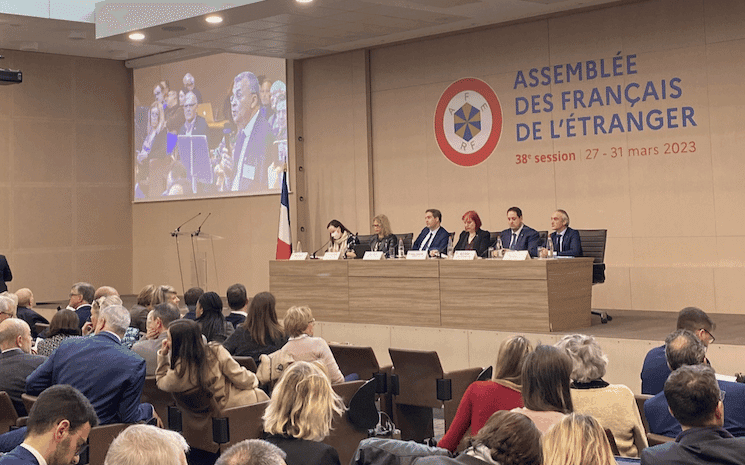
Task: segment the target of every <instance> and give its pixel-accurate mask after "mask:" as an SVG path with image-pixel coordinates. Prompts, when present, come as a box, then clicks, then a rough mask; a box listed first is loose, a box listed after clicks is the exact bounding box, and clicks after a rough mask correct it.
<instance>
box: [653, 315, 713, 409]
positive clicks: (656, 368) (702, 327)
mask: <svg viewBox="0 0 745 465" xmlns="http://www.w3.org/2000/svg"><path fill="white" fill-rule="evenodd" d="M715 328H716V325H715V324H714V322H713V321H712V320H711V318H709V315H707V314H706V312H704V311H703V310H701V309H700V308H696V307H686V308H684V309H683V310H681V311H680V313H678V323H677V325H676V328H675V329H687V330H688V331H691V332H692V333H694V334H696V336H698V338H699V339H701V342H703V343H704V346H706V347H708V346H709V344H710V343H713V342H714V336H712V335H711V332H712V331H714V329H715ZM706 364H707V365H708V364H709V361H708V360H706ZM669 375H670V367H669V366H667V358H666V357H665V345H664V344H663V345H661V346H659V347H655V348H654V349H652V350H650V351H649V352H648V353H647V356H646V357H645V358H644V365H642V373H641V377H642V394H649V395H656V394H659V393H660V392H662V388H663V387H664V386H665V380H666V379H667V377H668V376H669Z"/></svg>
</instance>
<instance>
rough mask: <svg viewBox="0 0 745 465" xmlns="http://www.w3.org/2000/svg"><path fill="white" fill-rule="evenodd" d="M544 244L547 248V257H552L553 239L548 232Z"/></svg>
mask: <svg viewBox="0 0 745 465" xmlns="http://www.w3.org/2000/svg"><path fill="white" fill-rule="evenodd" d="M546 246H547V249H548V257H547V258H552V257H553V256H554V241H553V239H551V235H550V234H549V235H548V237H546Z"/></svg>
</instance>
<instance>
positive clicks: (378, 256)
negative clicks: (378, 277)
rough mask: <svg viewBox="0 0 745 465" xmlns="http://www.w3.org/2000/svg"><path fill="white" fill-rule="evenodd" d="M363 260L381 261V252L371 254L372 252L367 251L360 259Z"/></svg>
mask: <svg viewBox="0 0 745 465" xmlns="http://www.w3.org/2000/svg"><path fill="white" fill-rule="evenodd" d="M362 259H363V260H382V259H383V252H373V251H372V250H368V251H367V252H365V255H364V256H363V257H362Z"/></svg>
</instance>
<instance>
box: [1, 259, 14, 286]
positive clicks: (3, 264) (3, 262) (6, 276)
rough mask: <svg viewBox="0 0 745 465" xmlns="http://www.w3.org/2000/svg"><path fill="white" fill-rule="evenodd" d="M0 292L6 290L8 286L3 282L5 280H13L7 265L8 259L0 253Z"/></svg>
mask: <svg viewBox="0 0 745 465" xmlns="http://www.w3.org/2000/svg"><path fill="white" fill-rule="evenodd" d="M0 278H2V279H0V292H5V291H7V290H8V286H7V285H6V284H5V283H6V282H7V281H13V273H11V271H10V265H8V259H7V258H5V255H0Z"/></svg>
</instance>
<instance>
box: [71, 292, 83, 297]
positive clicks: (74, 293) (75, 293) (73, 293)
mask: <svg viewBox="0 0 745 465" xmlns="http://www.w3.org/2000/svg"><path fill="white" fill-rule="evenodd" d="M74 295H83V294H78V293H77V292H71V293H70V297H72V296H74Z"/></svg>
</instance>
